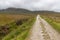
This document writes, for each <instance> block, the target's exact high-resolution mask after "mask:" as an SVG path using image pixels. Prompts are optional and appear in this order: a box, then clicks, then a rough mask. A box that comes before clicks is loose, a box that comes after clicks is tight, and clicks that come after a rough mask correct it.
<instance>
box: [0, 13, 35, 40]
mask: <svg viewBox="0 0 60 40" xmlns="http://www.w3.org/2000/svg"><path fill="white" fill-rule="evenodd" d="M35 16H36V15H33V14H0V40H19V39H20V40H24V39H25V38H26V37H27V35H28V33H29V29H30V28H31V26H32V25H33V23H34V20H35Z"/></svg>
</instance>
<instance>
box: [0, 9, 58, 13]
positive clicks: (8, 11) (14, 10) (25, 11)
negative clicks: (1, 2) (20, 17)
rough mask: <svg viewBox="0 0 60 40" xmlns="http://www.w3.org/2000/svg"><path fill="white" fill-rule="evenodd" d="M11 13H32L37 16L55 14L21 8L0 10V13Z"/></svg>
mask: <svg viewBox="0 0 60 40" xmlns="http://www.w3.org/2000/svg"><path fill="white" fill-rule="evenodd" d="M4 12H6V13H11V14H16V13H18V14H20V13H34V14H39V13H57V12H53V11H30V10H27V9H22V8H7V9H2V10H0V13H4Z"/></svg>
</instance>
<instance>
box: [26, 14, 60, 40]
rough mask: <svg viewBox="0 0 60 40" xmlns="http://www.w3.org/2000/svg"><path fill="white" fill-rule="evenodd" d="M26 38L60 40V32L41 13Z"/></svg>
mask: <svg viewBox="0 0 60 40" xmlns="http://www.w3.org/2000/svg"><path fill="white" fill-rule="evenodd" d="M26 40H60V34H59V33H58V32H57V31H56V30H54V29H53V28H52V27H51V25H49V24H48V23H47V22H46V21H45V20H44V19H42V18H41V17H40V16H39V15H37V17H36V22H35V23H34V25H33V27H32V29H31V30H30V35H29V37H28V38H27V39H26Z"/></svg>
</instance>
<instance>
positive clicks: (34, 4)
mask: <svg viewBox="0 0 60 40" xmlns="http://www.w3.org/2000/svg"><path fill="white" fill-rule="evenodd" d="M8 7H16V8H25V9H29V10H52V11H60V0H0V9H5V8H8Z"/></svg>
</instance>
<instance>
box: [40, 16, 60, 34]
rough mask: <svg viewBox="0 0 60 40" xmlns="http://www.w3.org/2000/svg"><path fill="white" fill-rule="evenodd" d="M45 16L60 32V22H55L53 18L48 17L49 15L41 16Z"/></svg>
mask: <svg viewBox="0 0 60 40" xmlns="http://www.w3.org/2000/svg"><path fill="white" fill-rule="evenodd" d="M41 17H42V18H44V19H45V20H46V21H47V22H48V23H49V24H50V25H52V27H53V28H54V29H56V30H57V31H58V32H59V33H60V23H57V22H55V21H54V20H52V19H51V18H48V17H47V16H41Z"/></svg>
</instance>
